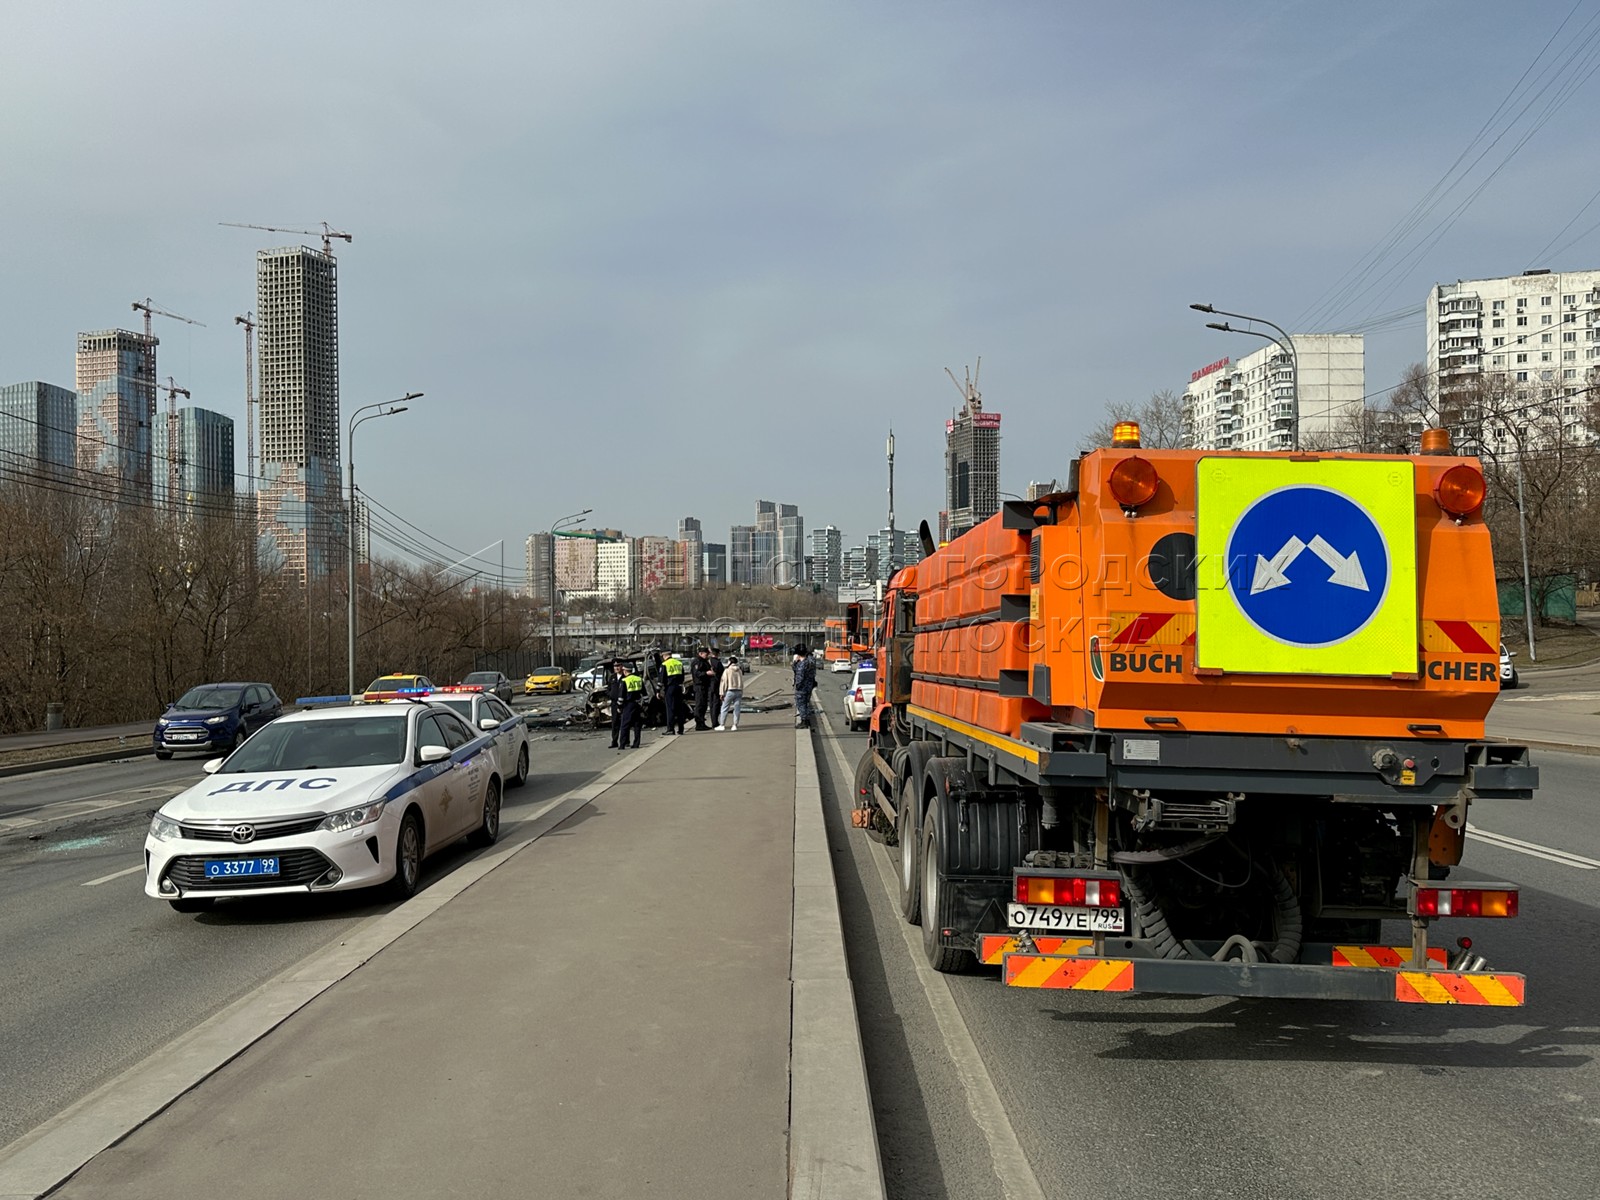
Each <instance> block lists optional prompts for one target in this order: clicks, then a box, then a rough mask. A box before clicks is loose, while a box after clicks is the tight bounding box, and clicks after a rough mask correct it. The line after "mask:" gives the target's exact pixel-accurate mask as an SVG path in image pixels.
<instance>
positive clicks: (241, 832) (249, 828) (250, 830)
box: [228, 825, 256, 846]
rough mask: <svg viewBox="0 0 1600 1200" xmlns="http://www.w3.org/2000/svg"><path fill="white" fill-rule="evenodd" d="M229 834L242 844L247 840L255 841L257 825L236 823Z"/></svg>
mask: <svg viewBox="0 0 1600 1200" xmlns="http://www.w3.org/2000/svg"><path fill="white" fill-rule="evenodd" d="M228 836H229V837H231V838H232V839H233V840H234V841H236V842H238V843H239V844H240V845H241V846H242V845H243V844H244V843H245V842H253V841H255V839H256V827H255V826H254V825H235V826H234V827H233V828H232V829H231V830H230V831H229V832H228Z"/></svg>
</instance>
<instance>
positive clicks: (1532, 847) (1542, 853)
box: [1467, 824, 1600, 871]
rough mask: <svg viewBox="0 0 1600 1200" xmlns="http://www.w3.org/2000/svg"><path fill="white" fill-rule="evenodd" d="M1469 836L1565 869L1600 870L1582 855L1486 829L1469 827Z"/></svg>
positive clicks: (1590, 859)
mask: <svg viewBox="0 0 1600 1200" xmlns="http://www.w3.org/2000/svg"><path fill="white" fill-rule="evenodd" d="M1467 836H1468V837H1470V838H1473V839H1475V840H1477V841H1480V842H1484V843H1486V844H1488V845H1490V846H1498V847H1500V849H1502V850H1515V851H1516V852H1517V853H1518V854H1527V855H1529V856H1531V857H1533V858H1542V859H1545V860H1546V861H1548V862H1553V863H1560V864H1561V865H1562V866H1563V867H1575V868H1577V869H1578V870H1580V871H1594V870H1600V862H1597V861H1595V860H1594V859H1592V858H1585V857H1583V855H1581V854H1571V853H1569V852H1568V851H1566V850H1557V849H1555V848H1554V847H1552V846H1541V845H1540V844H1539V843H1538V842H1525V841H1523V840H1522V839H1521V838H1514V837H1507V836H1506V835H1505V834H1503V833H1490V832H1489V831H1488V830H1486V829H1479V828H1478V827H1477V826H1476V825H1471V824H1469V825H1468V826H1467Z"/></svg>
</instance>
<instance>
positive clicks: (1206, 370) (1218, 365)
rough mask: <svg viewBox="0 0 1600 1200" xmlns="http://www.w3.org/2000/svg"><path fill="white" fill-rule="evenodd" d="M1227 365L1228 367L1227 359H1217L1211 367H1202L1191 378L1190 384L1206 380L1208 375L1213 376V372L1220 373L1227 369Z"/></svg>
mask: <svg viewBox="0 0 1600 1200" xmlns="http://www.w3.org/2000/svg"><path fill="white" fill-rule="evenodd" d="M1227 365H1228V360H1227V359H1225V358H1219V359H1217V361H1216V362H1214V363H1212V364H1211V365H1210V366H1209V367H1201V368H1200V369H1199V370H1198V371H1196V372H1195V373H1194V374H1193V375H1191V376H1189V382H1190V383H1193V382H1194V381H1195V380H1196V379H1204V378H1205V377H1206V376H1207V375H1209V374H1211V372H1213V371H1220V370H1221V369H1222V368H1223V367H1225V366H1227Z"/></svg>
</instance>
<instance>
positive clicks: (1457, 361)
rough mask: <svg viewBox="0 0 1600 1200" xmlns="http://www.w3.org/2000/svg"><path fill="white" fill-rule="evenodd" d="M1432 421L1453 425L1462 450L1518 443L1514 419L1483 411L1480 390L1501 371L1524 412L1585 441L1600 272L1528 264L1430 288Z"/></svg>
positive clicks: (1598, 357)
mask: <svg viewBox="0 0 1600 1200" xmlns="http://www.w3.org/2000/svg"><path fill="white" fill-rule="evenodd" d="M1426 312H1427V322H1428V333H1427V337H1428V356H1427V369H1428V378H1429V379H1430V380H1431V381H1435V383H1434V391H1433V394H1432V396H1431V397H1430V399H1431V400H1432V402H1433V411H1432V413H1431V414H1429V420H1430V422H1431V421H1437V420H1441V419H1442V420H1444V421H1446V422H1447V423H1449V424H1450V425H1451V426H1452V432H1453V433H1455V435H1456V437H1457V440H1458V441H1459V442H1460V444H1461V445H1462V448H1463V449H1466V450H1469V451H1471V450H1475V449H1479V448H1481V449H1483V450H1487V451H1490V452H1493V451H1497V450H1498V451H1505V450H1509V449H1511V447H1512V445H1513V444H1514V443H1515V442H1516V440H1517V438H1516V436H1515V431H1514V430H1512V429H1510V428H1509V427H1508V426H1509V425H1510V422H1508V421H1505V420H1499V419H1497V416H1496V414H1495V413H1494V412H1493V411H1484V410H1480V409H1478V406H1476V405H1475V404H1474V400H1473V390H1474V388H1475V387H1476V385H1477V384H1478V383H1479V382H1480V381H1484V380H1487V379H1489V378H1496V379H1497V380H1498V381H1499V382H1500V383H1501V384H1503V385H1504V390H1505V391H1506V392H1508V393H1511V394H1515V395H1516V397H1517V402H1516V405H1515V406H1514V407H1516V409H1517V410H1518V417H1519V419H1520V420H1521V421H1522V422H1523V423H1525V424H1527V425H1537V426H1540V427H1543V428H1544V429H1546V430H1548V431H1549V432H1550V433H1551V434H1553V433H1554V432H1555V429H1556V425H1555V422H1560V424H1561V425H1562V426H1564V427H1565V430H1564V433H1563V436H1564V437H1567V438H1570V439H1571V440H1573V441H1587V440H1590V438H1591V437H1592V436H1593V435H1592V432H1591V430H1590V427H1589V424H1588V407H1589V406H1588V405H1587V404H1586V403H1582V401H1583V400H1584V399H1585V398H1586V397H1588V396H1589V395H1590V392H1589V383H1590V378H1591V376H1590V372H1591V371H1593V370H1594V369H1595V368H1596V367H1597V366H1600V270H1589V271H1544V270H1540V271H1525V272H1523V273H1522V274H1521V275H1507V276H1501V277H1499V278H1496V279H1463V280H1460V281H1458V282H1456V283H1441V284H1437V285H1436V286H1435V287H1434V288H1433V289H1432V290H1431V291H1429V293H1428V303H1427V306H1426Z"/></svg>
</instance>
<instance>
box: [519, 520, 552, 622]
mask: <svg viewBox="0 0 1600 1200" xmlns="http://www.w3.org/2000/svg"><path fill="white" fill-rule="evenodd" d="M552 541H554V539H553V538H552V537H551V536H550V535H549V534H548V533H530V534H529V535H528V540H527V541H526V542H524V543H523V562H524V567H523V570H524V573H525V576H526V582H525V583H524V584H523V594H524V595H525V596H527V597H528V599H529V600H532V601H533V602H534V603H535V604H540V605H544V604H549V603H550V570H551V558H552V555H551V552H550V550H551V547H550V543H551V542H552Z"/></svg>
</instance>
